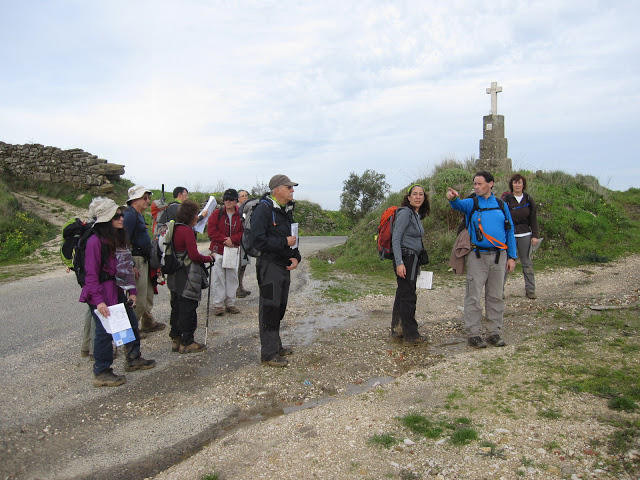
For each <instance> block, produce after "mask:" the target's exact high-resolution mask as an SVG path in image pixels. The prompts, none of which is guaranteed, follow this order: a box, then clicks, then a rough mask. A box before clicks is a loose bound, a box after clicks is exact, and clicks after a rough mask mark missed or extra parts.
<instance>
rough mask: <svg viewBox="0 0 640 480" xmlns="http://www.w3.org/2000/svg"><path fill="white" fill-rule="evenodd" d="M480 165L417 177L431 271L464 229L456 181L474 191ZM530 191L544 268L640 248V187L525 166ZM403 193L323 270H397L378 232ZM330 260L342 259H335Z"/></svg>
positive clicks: (318, 263) (361, 226)
mask: <svg viewBox="0 0 640 480" xmlns="http://www.w3.org/2000/svg"><path fill="white" fill-rule="evenodd" d="M474 172H475V168H474V166H473V163H471V162H467V164H462V163H458V162H454V161H448V162H445V163H443V164H441V165H440V166H438V167H436V169H435V170H434V172H433V174H432V175H431V176H430V177H427V178H420V179H417V180H416V183H420V184H422V185H424V186H425V189H426V190H427V192H429V197H430V201H431V215H429V216H428V217H427V218H425V219H424V221H423V224H424V227H425V232H426V235H425V239H424V244H425V247H426V248H427V250H428V252H429V256H430V259H431V263H430V265H429V269H430V270H435V271H438V270H440V271H442V270H447V269H448V266H447V262H448V260H449V255H450V252H451V248H452V246H453V242H454V241H455V236H456V228H457V226H458V224H459V223H460V221H461V219H462V216H461V214H460V213H458V212H456V211H453V210H452V209H451V208H450V206H449V203H448V202H447V200H446V197H445V192H446V188H447V187H448V186H451V187H453V188H455V189H456V190H458V191H460V192H461V194H463V195H466V194H468V193H471V184H472V177H473V173H474ZM521 173H522V174H523V175H524V176H525V177H526V178H527V182H528V188H527V191H528V192H529V193H530V194H531V195H532V196H533V198H534V200H535V201H536V203H537V204H538V221H539V223H540V230H541V236H542V237H543V238H544V241H543V243H542V246H541V248H540V250H539V251H538V252H537V253H536V258H535V265H536V267H537V268H540V267H543V266H545V265H558V266H560V265H562V266H567V265H576V264H581V263H589V262H607V261H609V260H612V259H614V258H617V257H619V256H621V255H624V254H627V253H632V252H639V251H640V189H635V188H633V189H630V190H628V191H626V192H614V191H611V190H608V189H606V188H604V187H602V186H600V185H599V183H598V181H597V179H596V178H595V177H591V176H584V175H576V176H571V175H568V174H566V173H563V172H557V171H556V172H535V173H534V172H528V171H523V172H521ZM508 179H509V177H508V176H506V175H504V174H502V175H498V176H497V178H496V185H495V187H494V193H496V195H498V196H499V195H501V194H502V192H504V191H506V190H508ZM401 199H402V193H400V192H397V193H393V194H391V195H390V196H389V197H388V198H387V199H386V201H385V202H384V203H383V205H382V206H380V207H379V208H378V209H376V210H375V211H373V212H371V213H370V214H368V215H367V216H366V217H365V218H364V219H363V220H362V221H361V222H360V223H358V225H356V226H355V228H354V229H353V233H352V234H351V236H350V237H349V240H348V241H347V243H346V244H345V245H341V246H339V247H336V248H334V249H332V250H331V251H329V252H325V253H324V254H322V255H321V256H320V257H319V258H318V259H316V260H315V261H314V263H313V264H314V266H315V267H316V269H319V270H321V271H322V273H327V272H328V271H332V270H342V271H347V272H352V273H364V274H373V275H380V274H381V275H384V276H389V277H391V276H392V269H391V266H390V263H391V262H390V261H388V260H387V261H381V260H379V259H378V256H377V251H376V243H375V239H374V235H375V234H376V230H377V226H378V223H379V220H380V215H381V213H382V212H383V211H384V209H385V208H387V207H388V206H390V205H399V204H400V202H401ZM326 260H331V261H334V262H335V263H333V264H331V265H329V264H328V262H327V261H326Z"/></svg>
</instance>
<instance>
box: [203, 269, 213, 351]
mask: <svg viewBox="0 0 640 480" xmlns="http://www.w3.org/2000/svg"><path fill="white" fill-rule="evenodd" d="M212 268H213V262H211V263H210V264H209V287H208V288H207V323H206V325H205V327H204V346H205V347H206V346H207V338H208V337H209V304H210V303H211V269H212Z"/></svg>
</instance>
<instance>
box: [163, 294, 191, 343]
mask: <svg viewBox="0 0 640 480" xmlns="http://www.w3.org/2000/svg"><path fill="white" fill-rule="evenodd" d="M170 301H171V316H170V321H169V322H170V324H171V331H170V332H169V336H170V337H171V338H179V339H180V342H181V343H182V345H184V346H187V345H191V344H192V343H193V341H194V339H193V335H194V333H195V331H196V328H198V316H197V314H196V310H197V309H198V301H197V300H191V299H190V298H185V297H183V296H182V295H178V294H177V293H175V292H171V300H170Z"/></svg>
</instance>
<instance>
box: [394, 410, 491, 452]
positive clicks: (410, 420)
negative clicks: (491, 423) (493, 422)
mask: <svg viewBox="0 0 640 480" xmlns="http://www.w3.org/2000/svg"><path fill="white" fill-rule="evenodd" d="M398 421H399V422H400V424H401V425H402V426H404V427H405V428H408V429H409V430H410V431H411V432H413V433H415V434H416V435H420V436H422V437H425V438H429V439H432V440H436V439H438V438H440V437H441V436H443V435H444V434H445V433H447V434H449V442H450V443H451V444H453V445H458V446H460V445H466V444H468V443H470V442H472V441H474V440H477V439H478V432H477V431H476V430H475V429H474V428H473V426H472V425H471V420H470V419H469V418H467V417H457V418H455V419H453V420H450V419H448V418H446V417H442V416H439V417H437V418H435V419H434V418H430V417H428V416H426V415H423V414H421V413H418V412H410V413H408V414H407V415H404V416H402V417H399V418H398Z"/></svg>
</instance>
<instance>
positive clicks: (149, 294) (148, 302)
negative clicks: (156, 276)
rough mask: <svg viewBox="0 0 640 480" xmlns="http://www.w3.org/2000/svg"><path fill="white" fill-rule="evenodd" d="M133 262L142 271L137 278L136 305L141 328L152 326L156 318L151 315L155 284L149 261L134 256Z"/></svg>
mask: <svg viewBox="0 0 640 480" xmlns="http://www.w3.org/2000/svg"><path fill="white" fill-rule="evenodd" d="M133 263H134V264H135V266H136V268H137V269H138V271H139V272H140V276H139V277H138V279H137V280H136V290H137V295H136V306H135V311H136V315H137V317H138V320H140V328H146V327H150V326H151V325H152V324H153V322H154V320H153V315H151V309H152V308H153V285H152V284H151V278H150V277H149V262H147V260H146V259H145V258H144V257H140V256H137V255H136V256H134V257H133Z"/></svg>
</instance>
